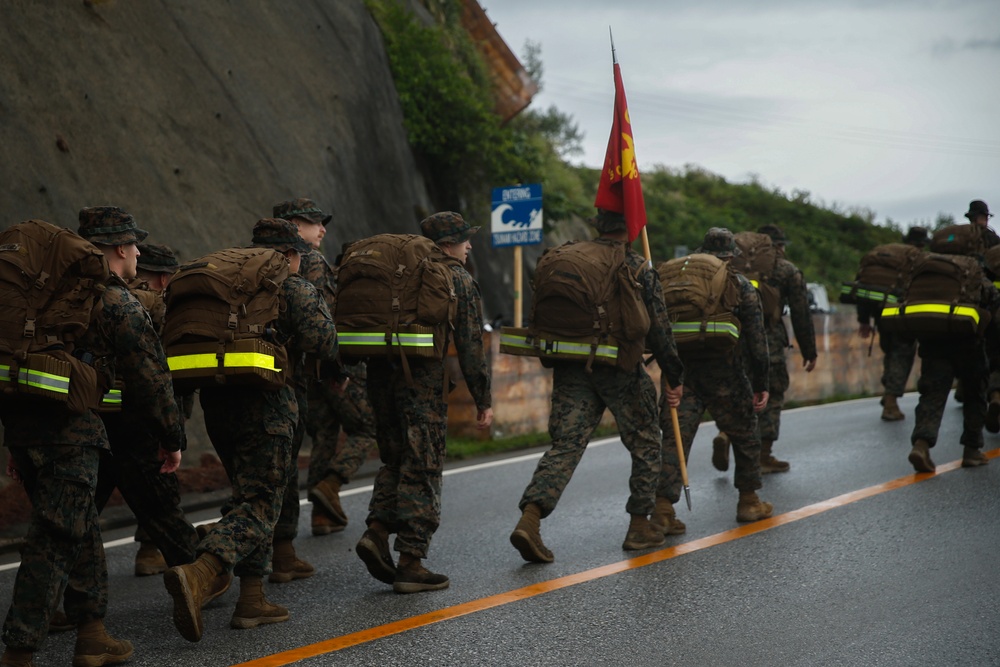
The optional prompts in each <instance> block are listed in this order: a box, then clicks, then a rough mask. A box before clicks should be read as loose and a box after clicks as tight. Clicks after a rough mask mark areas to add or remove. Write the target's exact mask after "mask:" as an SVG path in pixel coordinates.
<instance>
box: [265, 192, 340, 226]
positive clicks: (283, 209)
mask: <svg viewBox="0 0 1000 667" xmlns="http://www.w3.org/2000/svg"><path fill="white" fill-rule="evenodd" d="M271 215H273V216H274V217H276V218H281V219H283V220H291V219H292V218H305V219H306V220H308V221H309V222H313V223H315V224H317V225H323V226H324V227H325V226H326V224H327V223H328V222H330V219H331V218H332V217H333V216H332V215H327V214H326V213H324V212H323V211H322V209H320V207H319V206H317V205H316V202H314V201H313V200H312V199H306V198H305V197H300V198H299V199H289V200H287V201H283V202H281V203H280V204H275V205H274V208H273V209H272V210H271Z"/></svg>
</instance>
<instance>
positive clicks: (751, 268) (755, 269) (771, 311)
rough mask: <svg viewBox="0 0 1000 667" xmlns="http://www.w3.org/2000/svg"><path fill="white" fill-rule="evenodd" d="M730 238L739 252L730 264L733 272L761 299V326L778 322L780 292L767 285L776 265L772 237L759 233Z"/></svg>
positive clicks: (741, 233) (776, 252) (776, 257)
mask: <svg viewBox="0 0 1000 667" xmlns="http://www.w3.org/2000/svg"><path fill="white" fill-rule="evenodd" d="M733 238H734V240H735V241H736V247H737V248H739V249H740V252H739V254H737V255H736V256H735V257H733V259H732V260H731V265H732V267H733V269H735V270H736V271H739V272H740V273H742V274H743V275H744V276H746V277H747V279H749V280H750V283H751V284H752V285H753V286H754V288H755V289H756V290H757V294H759V295H760V306H761V311H762V312H763V314H764V322H765V323H767V324H771V323H773V322H777V321H778V320H780V319H781V308H782V306H781V292H780V291H779V290H778V288H777V287H775V286H773V285H771V284H770V283H768V282H767V280H768V279H769V278H770V277H771V276H772V275H773V274H774V267H775V266H776V265H777V263H778V251H777V250H775V248H774V243H773V242H772V241H771V237H770V236H768V235H767V234H760V233H758V232H739V233H738V234H735V235H734V236H733Z"/></svg>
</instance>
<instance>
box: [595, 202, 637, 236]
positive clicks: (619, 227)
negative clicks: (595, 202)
mask: <svg viewBox="0 0 1000 667" xmlns="http://www.w3.org/2000/svg"><path fill="white" fill-rule="evenodd" d="M591 223H592V224H593V225H594V227H595V228H596V229H597V231H598V232H600V233H601V234H610V233H613V232H624V231H625V230H626V229H628V227H627V226H626V224H625V216H624V215H622V214H621V213H617V212H615V211H608V210H606V209H603V208H599V209H597V216H595V217H594V218H593V219H592V220H591Z"/></svg>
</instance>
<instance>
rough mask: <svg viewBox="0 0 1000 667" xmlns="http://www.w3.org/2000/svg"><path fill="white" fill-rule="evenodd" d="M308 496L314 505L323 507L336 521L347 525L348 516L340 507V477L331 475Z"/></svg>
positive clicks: (310, 491)
mask: <svg viewBox="0 0 1000 667" xmlns="http://www.w3.org/2000/svg"><path fill="white" fill-rule="evenodd" d="M307 496H308V497H309V501H310V502H312V503H313V504H314V505H321V506H322V507H323V509H325V510H326V511H327V512H329V514H330V516H331V517H333V520H334V521H336V522H337V523H339V524H341V525H343V526H346V525H347V514H345V513H344V508H343V507H341V506H340V478H339V477H337V476H336V475H330V476H328V477H325V478H323V479H322V480H320V481H319V482H318V483H317V484H316V486H314V487H313V488H311V489H309V493H308V494H307Z"/></svg>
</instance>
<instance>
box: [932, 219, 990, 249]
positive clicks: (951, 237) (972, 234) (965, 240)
mask: <svg viewBox="0 0 1000 667" xmlns="http://www.w3.org/2000/svg"><path fill="white" fill-rule="evenodd" d="M984 229H985V228H984V227H981V226H979V225H975V224H968V225H949V226H947V227H942V228H941V229H937V230H935V231H934V234H933V236H931V243H930V251H931V252H936V253H941V254H943V255H970V256H974V257H979V256H982V254H983V253H984V252H986V234H985V231H984Z"/></svg>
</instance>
